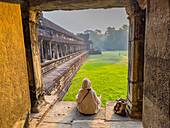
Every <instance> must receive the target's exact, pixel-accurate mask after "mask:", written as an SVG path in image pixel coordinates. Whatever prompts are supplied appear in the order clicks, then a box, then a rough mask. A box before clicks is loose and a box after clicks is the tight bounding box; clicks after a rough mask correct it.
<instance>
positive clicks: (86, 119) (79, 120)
mask: <svg viewBox="0 0 170 128" xmlns="http://www.w3.org/2000/svg"><path fill="white" fill-rule="evenodd" d="M114 103H115V102H113V101H109V102H107V105H106V109H105V108H101V110H100V111H99V112H98V113H97V114H94V115H84V114H81V113H79V112H78V110H77V108H76V102H63V101H61V102H57V103H56V104H55V105H54V106H53V108H52V109H51V110H50V111H49V112H48V114H47V115H46V116H45V118H44V119H43V121H42V122H41V123H40V125H39V128H143V127H142V122H141V121H140V120H135V119H132V118H130V117H129V116H128V115H127V116H125V117H122V116H119V115H116V114H115V113H114V112H113V105H114Z"/></svg>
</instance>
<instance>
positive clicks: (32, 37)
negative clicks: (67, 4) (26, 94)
mask: <svg viewBox="0 0 170 128" xmlns="http://www.w3.org/2000/svg"><path fill="white" fill-rule="evenodd" d="M40 14H41V12H39V11H29V10H28V7H27V5H26V7H25V8H24V6H23V7H22V23H23V33H24V42H25V48H26V58H27V69H28V78H29V89H30V97H31V111H32V112H38V108H39V105H40V104H41V103H43V101H44V87H43V82H42V74H41V60H40V51H39V43H38V36H37V27H38V22H37V21H38V19H39V16H40Z"/></svg>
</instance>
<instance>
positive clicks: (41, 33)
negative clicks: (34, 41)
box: [37, 28, 52, 38]
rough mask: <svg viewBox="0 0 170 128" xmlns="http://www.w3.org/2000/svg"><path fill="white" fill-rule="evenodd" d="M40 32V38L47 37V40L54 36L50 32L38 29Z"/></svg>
mask: <svg viewBox="0 0 170 128" xmlns="http://www.w3.org/2000/svg"><path fill="white" fill-rule="evenodd" d="M37 32H38V36H42V37H47V38H52V35H51V33H50V32H48V31H46V30H45V29H40V28H38V29H37Z"/></svg>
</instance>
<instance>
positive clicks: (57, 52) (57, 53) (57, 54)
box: [55, 44, 59, 59]
mask: <svg viewBox="0 0 170 128" xmlns="http://www.w3.org/2000/svg"><path fill="white" fill-rule="evenodd" d="M55 47H56V56H57V59H58V58H59V51H58V45H57V44H56V45H55Z"/></svg>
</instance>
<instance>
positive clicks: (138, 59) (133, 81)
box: [126, 1, 145, 118]
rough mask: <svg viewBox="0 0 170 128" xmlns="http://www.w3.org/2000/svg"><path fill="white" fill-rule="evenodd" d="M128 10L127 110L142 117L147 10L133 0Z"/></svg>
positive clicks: (135, 116) (137, 116)
mask: <svg viewBox="0 0 170 128" xmlns="http://www.w3.org/2000/svg"><path fill="white" fill-rule="evenodd" d="M126 11H127V14H128V16H129V17H128V19H129V43H128V54H129V55H128V59H129V60H128V92H127V102H128V105H127V110H128V113H129V114H130V116H131V117H134V118H142V103H143V82H144V76H143V74H144V42H145V10H142V9H141V8H140V7H139V5H138V3H137V2H136V1H133V2H131V4H130V5H129V6H127V7H126Z"/></svg>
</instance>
